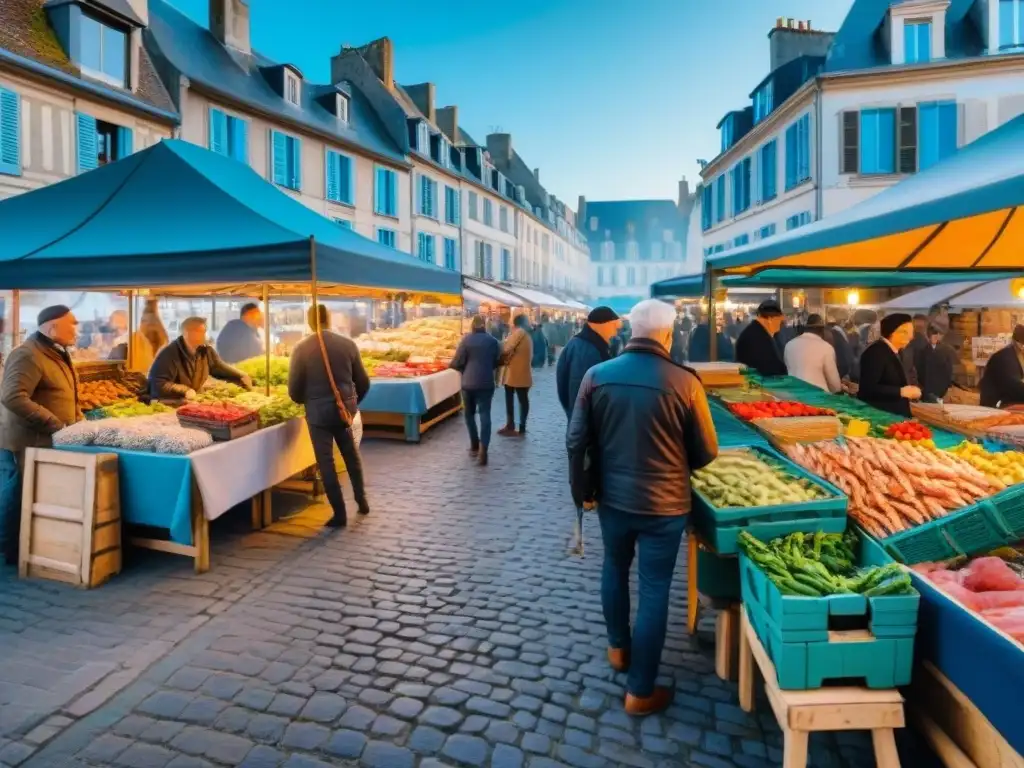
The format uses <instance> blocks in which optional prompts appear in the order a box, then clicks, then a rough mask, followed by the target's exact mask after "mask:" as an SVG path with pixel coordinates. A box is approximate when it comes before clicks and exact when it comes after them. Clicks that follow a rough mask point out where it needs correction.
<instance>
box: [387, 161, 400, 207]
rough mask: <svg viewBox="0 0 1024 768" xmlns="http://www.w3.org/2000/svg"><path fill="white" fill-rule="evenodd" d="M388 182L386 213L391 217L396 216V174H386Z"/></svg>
mask: <svg viewBox="0 0 1024 768" xmlns="http://www.w3.org/2000/svg"><path fill="white" fill-rule="evenodd" d="M387 181H388V213H389V214H390V215H391V216H397V215H398V174H396V173H395V172H394V171H388V172H387Z"/></svg>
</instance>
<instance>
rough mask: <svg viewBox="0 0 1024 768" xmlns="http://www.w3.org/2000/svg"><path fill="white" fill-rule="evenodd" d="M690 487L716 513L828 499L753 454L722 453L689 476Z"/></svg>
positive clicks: (813, 486) (815, 487)
mask: <svg viewBox="0 0 1024 768" xmlns="http://www.w3.org/2000/svg"><path fill="white" fill-rule="evenodd" d="M690 482H691V486H692V487H693V489H694V490H695V491H699V492H700V493H701V494H702V495H703V496H704V497H705V498H707V500H708V501H709V502H711V504H712V505H714V506H715V507H717V508H718V509H730V508H737V507H772V506H779V505H782V504H802V503H804V502H808V501H814V500H815V499H824V498H829V494H828V492H827V491H825V489H824V488H822V487H820V486H818V485H817V484H815V483H812V482H811V481H810V480H808V479H806V478H802V477H793V476H792V475H790V474H789V473H788V472H786V471H785V470H784V469H783V468H782V466H781V465H778V464H774V463H771V462H769V461H768V460H766V459H763V458H761V456H760V455H758V454H755V453H753V452H752V451H749V450H745V449H741V450H735V451H723V452H722V453H721V454H720V455H719V457H718V458H717V459H715V460H714V461H713V462H711V463H710V464H709V465H708V466H706V467H704V468H703V469H698V470H697V471H696V472H694V473H693V475H692V476H691V480H690Z"/></svg>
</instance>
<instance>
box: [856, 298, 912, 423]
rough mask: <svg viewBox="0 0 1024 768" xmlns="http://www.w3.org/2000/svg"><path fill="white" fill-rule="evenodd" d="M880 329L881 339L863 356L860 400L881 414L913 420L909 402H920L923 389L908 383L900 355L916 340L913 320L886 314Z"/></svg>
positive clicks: (905, 315)
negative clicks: (881, 412) (886, 412)
mask: <svg viewBox="0 0 1024 768" xmlns="http://www.w3.org/2000/svg"><path fill="white" fill-rule="evenodd" d="M879 330H880V333H881V338H880V339H878V341H876V342H874V343H872V344H871V345H870V346H869V347H868V348H867V349H865V350H864V354H862V355H861V357H860V388H859V390H858V392H857V397H859V398H860V399H861V400H863V401H864V402H865V403H867V404H868V405H870V406H873V407H875V408H878V409H879V410H881V411H888V412H889V413H893V414H896V415H897V416H903V417H904V418H910V417H911V415H912V414H911V411H910V401H911V400H920V399H921V390H920V389H919V388H918V387H916V386H913V385H911V384H910V383H909V382H908V380H907V372H906V370H905V369H904V367H903V363H902V361H901V360H900V352H902V351H903V350H904V349H905V348H906V346H907V345H908V344H909V343H910V341H911V339H913V338H914V318H912V317H911V316H910V315H907V314H904V313H902V312H897V313H895V314H892V315H886V316H885V317H883V318H882V321H881V323H880V324H879Z"/></svg>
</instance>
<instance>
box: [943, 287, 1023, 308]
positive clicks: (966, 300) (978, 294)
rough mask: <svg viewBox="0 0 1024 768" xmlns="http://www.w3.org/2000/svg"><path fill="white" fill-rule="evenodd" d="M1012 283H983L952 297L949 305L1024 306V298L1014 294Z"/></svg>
mask: <svg viewBox="0 0 1024 768" xmlns="http://www.w3.org/2000/svg"><path fill="white" fill-rule="evenodd" d="M1010 283H1011V281H1010V280H993V281H992V282H991V283H981V284H980V285H978V286H977V287H975V288H972V289H971V290H969V291H965V292H964V293H961V294H960V295H959V296H955V297H954V298H952V299H950V300H949V306H950V308H957V309H983V308H989V307H990V308H992V309H997V308H998V309H1020V308H1021V307H1024V300H1022V299H1020V298H1018V297H1016V296H1014V295H1013V292H1012V289H1011V286H1010Z"/></svg>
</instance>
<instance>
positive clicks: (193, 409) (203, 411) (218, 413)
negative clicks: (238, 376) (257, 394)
mask: <svg viewBox="0 0 1024 768" xmlns="http://www.w3.org/2000/svg"><path fill="white" fill-rule="evenodd" d="M253 413H255V411H254V410H253V409H251V408H244V407H242V406H241V405H235V404H234V403H228V402H220V403H186V404H185V405H183V406H181V407H180V408H179V409H178V419H179V420H180V419H194V420H196V421H213V422H216V423H218V424H233V423H234V422H236V421H241V420H242V419H246V418H248V417H249V416H252V415H253Z"/></svg>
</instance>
